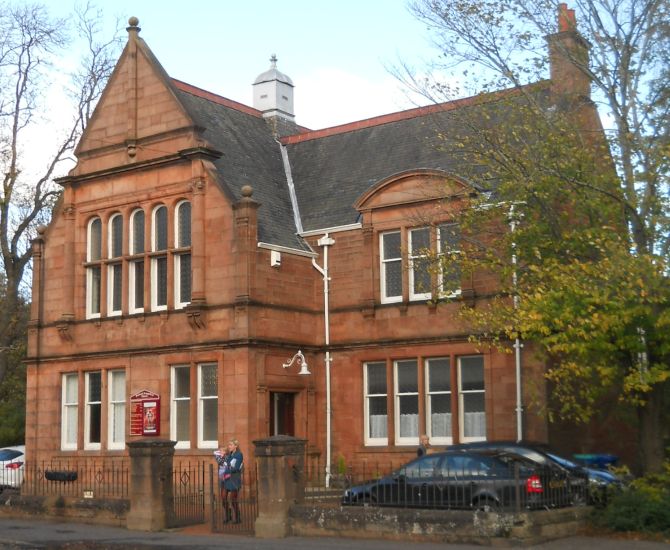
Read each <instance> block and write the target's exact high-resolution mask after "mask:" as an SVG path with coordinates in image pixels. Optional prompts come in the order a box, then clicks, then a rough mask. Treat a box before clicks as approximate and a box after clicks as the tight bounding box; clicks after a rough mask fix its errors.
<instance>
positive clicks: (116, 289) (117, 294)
mask: <svg viewBox="0 0 670 550" xmlns="http://www.w3.org/2000/svg"><path fill="white" fill-rule="evenodd" d="M117 219H118V220H121V228H120V231H121V250H120V251H119V254H115V253H114V235H115V233H114V222H115V221H116V220H117ZM122 257H123V217H122V216H121V214H119V213H116V214H113V215H112V216H111V217H110V218H109V220H108V221H107V258H108V259H109V260H116V261H114V262H113V263H109V264H108V265H107V316H109V317H114V316H118V315H121V310H122V308H123V263H122V260H121V258H122ZM117 270H121V280H120V281H119V285H118V286H117V285H116V284H115V280H116V278H115V277H114V273H115V272H116V271H117ZM114 298H119V301H120V302H121V303H120V305H119V308H118V309H114Z"/></svg>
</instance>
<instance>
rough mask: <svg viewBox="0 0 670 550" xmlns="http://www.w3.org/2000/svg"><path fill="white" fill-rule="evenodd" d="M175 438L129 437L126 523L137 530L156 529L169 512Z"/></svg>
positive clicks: (161, 526)
mask: <svg viewBox="0 0 670 550" xmlns="http://www.w3.org/2000/svg"><path fill="white" fill-rule="evenodd" d="M176 443H177V442H176V441H169V440H166V439H142V440H139V441H129V442H128V443H126V444H127V445H128V453H129V454H130V487H129V491H128V492H129V497H130V513H129V514H128V516H127V519H126V527H127V528H128V529H134V530H137V531H160V530H161V529H165V528H166V527H168V526H169V523H170V519H171V518H172V515H173V510H172V506H173V502H172V483H173V481H172V458H173V456H174V446H175V445H176Z"/></svg>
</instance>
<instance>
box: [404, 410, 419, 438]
mask: <svg viewBox="0 0 670 550" xmlns="http://www.w3.org/2000/svg"><path fill="white" fill-rule="evenodd" d="M400 437H419V415H418V414H401V415H400Z"/></svg>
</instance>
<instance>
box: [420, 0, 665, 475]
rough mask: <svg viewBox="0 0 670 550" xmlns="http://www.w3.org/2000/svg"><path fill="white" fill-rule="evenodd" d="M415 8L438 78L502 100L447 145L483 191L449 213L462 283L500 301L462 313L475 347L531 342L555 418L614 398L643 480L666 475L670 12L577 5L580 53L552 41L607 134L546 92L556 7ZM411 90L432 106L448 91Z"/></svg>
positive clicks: (464, 115) (582, 105)
mask: <svg viewBox="0 0 670 550" xmlns="http://www.w3.org/2000/svg"><path fill="white" fill-rule="evenodd" d="M412 6H413V10H414V12H415V13H416V14H417V16H418V17H419V18H420V19H421V20H422V21H424V22H425V23H426V24H427V25H428V27H429V29H430V30H431V31H432V32H433V36H434V37H435V41H436V44H437V45H438V46H439V47H440V49H441V50H442V51H443V53H444V55H443V56H442V57H441V58H440V59H441V60H442V63H441V67H440V68H441V69H443V70H453V69H455V68H459V69H460V68H462V69H463V70H462V71H461V72H460V74H458V75H456V73H453V74H454V75H455V76H454V78H457V79H458V80H454V81H453V82H456V81H459V82H462V83H465V85H467V86H468V87H470V88H473V89H475V90H477V91H490V90H492V89H500V88H501V87H503V86H504V87H507V88H508V89H509V91H508V92H506V93H504V94H499V95H498V96H496V97H493V98H492V97H491V96H483V97H482V101H483V102H484V101H486V102H488V104H487V105H485V106H484V107H483V108H482V106H481V105H480V106H479V108H478V109H476V110H474V109H472V110H468V109H462V110H460V112H459V114H457V115H454V116H457V117H459V119H458V124H450V128H453V127H458V128H460V130H459V131H458V132H454V131H453V130H452V131H450V132H447V131H445V132H444V143H445V147H446V148H448V149H449V150H452V151H453V150H456V151H458V152H459V154H460V156H461V161H462V164H463V166H466V167H468V172H467V173H466V174H465V175H466V177H467V178H468V180H469V181H470V182H471V183H472V184H473V186H474V187H475V188H476V189H478V190H479V192H478V193H477V196H476V197H474V198H472V197H471V198H470V199H469V200H470V208H469V209H467V211H466V212H464V213H463V214H458V213H456V212H454V213H453V215H454V216H459V215H460V216H461V218H462V219H461V223H462V225H463V235H464V239H465V242H466V244H465V245H464V247H463V250H462V251H461V252H460V255H459V260H460V262H461V264H462V268H463V269H464V270H465V271H466V272H471V273H475V272H478V273H481V272H489V273H491V274H497V275H498V276H499V279H500V288H501V293H500V294H499V295H498V296H496V297H492V298H491V300H490V302H489V305H488V306H486V307H484V306H477V307H475V308H474V309H472V308H464V315H465V316H466V317H467V318H468V319H469V320H470V321H471V322H472V323H473V326H474V328H475V329H476V332H477V333H478V335H479V336H478V337H479V338H480V339H482V340H488V341H494V342H496V343H498V344H499V345H501V346H508V345H509V343H510V342H511V341H513V340H514V339H515V338H517V337H519V338H522V339H524V340H532V341H534V342H535V343H536V344H537V347H538V349H539V351H540V353H542V354H543V355H544V357H545V359H546V362H547V365H548V370H547V378H548V379H549V380H550V381H551V383H552V388H553V389H554V396H555V397H556V398H557V399H556V401H557V406H556V407H555V408H554V409H553V410H551V411H550V414H552V415H558V416H560V417H562V418H568V419H572V420H576V421H581V422H585V421H588V420H589V419H591V418H592V417H593V415H594V413H595V412H596V411H597V407H598V404H599V402H600V399H601V398H602V397H603V396H604V395H605V394H607V395H612V393H613V392H614V393H615V394H616V395H618V397H619V400H620V401H621V402H622V403H624V404H627V405H632V406H634V407H636V409H637V412H638V418H639V434H640V439H639V449H640V451H641V455H642V461H643V466H644V468H645V469H646V470H648V471H658V470H660V469H661V467H662V464H663V438H664V437H666V436H667V435H668V428H667V426H668V415H667V411H666V403H667V400H666V399H667V394H668V385H669V384H668V378H670V330H668V329H669V328H670V327H669V323H670V308H669V305H670V280H669V274H670V271H669V268H670V265H669V247H670V231H669V230H670V227H668V221H669V220H670V216H669V210H668V206H669V196H668V185H669V184H668V175H669V174H668V153H669V151H670V150H669V148H668V144H669V134H668V130H669V123H668V120H669V117H668V109H669V106H670V104H669V103H668V99H670V97H669V94H668V92H667V78H668V75H669V71H668V63H667V62H668V55H669V54H668V52H670V30H669V26H668V23H667V22H668V21H669V20H670V13H669V11H670V5H669V4H668V2H667V0H641V1H638V0H630V1H629V0H623V1H622V2H617V3H615V4H612V3H606V2H598V1H594V0H577V1H576V2H575V8H576V20H577V22H578V27H577V30H578V31H579V33H580V36H583V37H584V38H586V40H587V41H588V43H586V42H580V39H579V37H577V35H576V34H575V33H574V32H573V31H574V28H569V29H567V30H566V29H565V28H564V29H562V30H563V32H562V33H560V34H561V36H564V35H566V34H570V33H572V35H573V36H574V37H576V38H575V40H573V42H572V43H569V44H568V43H566V42H554V43H553V44H554V46H555V47H556V51H557V52H558V53H559V54H560V55H561V56H562V57H563V58H564V59H568V60H569V62H570V63H571V65H572V66H573V67H574V69H575V71H576V74H577V75H578V76H584V75H585V76H588V78H589V79H590V82H591V88H592V90H593V96H592V97H593V100H594V101H595V102H596V104H597V105H598V108H599V111H600V112H601V114H602V116H603V120H604V121H605V129H604V132H603V131H602V130H601V129H600V128H599V123H598V122H597V121H596V120H595V119H594V118H593V117H592V115H591V113H592V112H593V110H592V105H593V102H592V99H590V98H589V97H588V94H586V93H583V92H582V93H576V94H573V95H571V94H570V93H569V92H570V90H569V87H567V88H566V90H567V93H564V94H562V95H561V96H558V95H556V94H555V93H552V88H551V87H550V86H549V85H548V84H547V83H546V82H543V81H542V77H544V76H546V72H545V71H546V67H547V65H546V58H547V55H546V37H549V41H550V43H551V41H552V35H554V36H556V32H557V26H556V19H557V17H556V14H557V10H558V6H557V4H556V3H555V2H548V1H544V0H510V1H509V2H504V3H500V2H497V1H495V2H494V1H488V0H483V1H482V0H476V1H475V0H458V1H456V2H452V1H447V0H417V1H415V2H414V3H413V4H412ZM563 13H565V12H564V11H563ZM566 44H568V45H566ZM585 48H588V49H589V52H590V56H587V55H586V52H587V49H585ZM589 58H590V59H589ZM473 68H474V69H476V70H474V71H473ZM532 82H535V84H529V83H532ZM411 83H412V84H413V85H414V86H415V87H418V88H421V89H422V91H423V92H425V93H426V94H427V95H429V96H431V97H433V98H435V99H445V95H446V99H451V94H453V93H454V89H455V88H454V85H453V84H452V85H446V84H445V82H444V81H442V82H437V83H435V82H433V83H431V82H429V81H419V80H418V79H416V78H413V79H411ZM557 84H558V85H561V84H564V82H554V83H553V85H554V86H555V85H557ZM553 90H554V92H555V90H556V88H555V87H554V88H553ZM459 91H460V90H459ZM602 136H605V137H606V141H605V140H603V139H602ZM481 190H484V191H483V192H482V191H481ZM447 260H449V258H447ZM443 263H445V265H443V266H442V269H445V268H447V267H448V266H447V265H446V264H448V262H443Z"/></svg>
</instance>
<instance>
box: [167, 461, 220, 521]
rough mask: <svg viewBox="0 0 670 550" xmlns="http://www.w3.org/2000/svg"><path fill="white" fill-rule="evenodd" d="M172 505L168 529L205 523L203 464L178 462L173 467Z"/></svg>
mask: <svg viewBox="0 0 670 550" xmlns="http://www.w3.org/2000/svg"><path fill="white" fill-rule="evenodd" d="M210 469H211V465H210ZM172 503H173V507H172V512H173V513H172V518H171V521H170V527H183V526H185V525H193V524H195V523H204V522H205V463H204V462H186V463H184V462H180V463H179V464H176V465H173V467H172Z"/></svg>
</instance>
